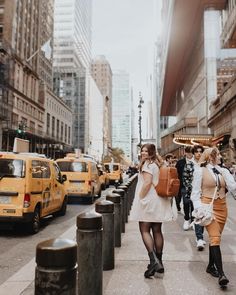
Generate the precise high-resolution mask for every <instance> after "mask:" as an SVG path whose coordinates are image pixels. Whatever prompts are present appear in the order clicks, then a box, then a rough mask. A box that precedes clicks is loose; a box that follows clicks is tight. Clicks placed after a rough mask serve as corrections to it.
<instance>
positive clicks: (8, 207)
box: [0, 152, 67, 234]
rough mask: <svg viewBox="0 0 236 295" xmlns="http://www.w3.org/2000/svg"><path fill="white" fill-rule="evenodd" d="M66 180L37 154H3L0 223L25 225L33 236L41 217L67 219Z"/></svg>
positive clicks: (53, 166) (0, 180) (0, 171)
mask: <svg viewBox="0 0 236 295" xmlns="http://www.w3.org/2000/svg"><path fill="white" fill-rule="evenodd" d="M65 180H66V176H65V175H63V176H62V175H61V171H60V169H59V167H58V165H57V164H56V163H55V162H54V161H53V160H49V159H46V158H45V157H42V156H39V155H37V154H35V153H34V154H30V153H25V154H24V153H22V154H21V153H4V152H0V223H25V224H26V227H27V229H28V231H29V232H30V233H32V234H34V233H37V232H38V231H39V228H40V219H41V218H42V217H45V216H47V215H50V214H55V213H57V214H59V215H65V213H66V206H67V194H66V192H65V189H64V185H63V183H64V181H65Z"/></svg>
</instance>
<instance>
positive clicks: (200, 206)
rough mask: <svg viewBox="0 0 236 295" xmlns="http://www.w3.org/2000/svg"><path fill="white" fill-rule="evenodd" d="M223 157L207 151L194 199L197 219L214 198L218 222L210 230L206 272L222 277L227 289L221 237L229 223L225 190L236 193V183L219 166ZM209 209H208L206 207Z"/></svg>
mask: <svg viewBox="0 0 236 295" xmlns="http://www.w3.org/2000/svg"><path fill="white" fill-rule="evenodd" d="M220 159H221V155H220V152H219V150H218V149H217V148H216V147H214V148H208V149H206V150H205V151H204V152H203V154H202V156H201V158H200V160H199V162H200V163H202V164H201V167H199V168H198V169H195V170H194V174H193V184H192V193H191V199H192V201H193V205H194V211H195V217H196V218H198V217H199V218H201V216H202V215H203V213H204V212H205V207H206V204H209V203H210V202H211V200H212V198H214V202H213V214H214V219H213V220H212V221H211V223H210V224H209V225H207V226H205V227H206V230H207V232H208V235H209V241H210V245H209V263H208V266H207V268H206V272H207V273H209V274H211V275H212V276H213V277H218V284H219V285H220V286H221V287H226V286H227V284H228V283H229V280H228V278H227V277H226V275H225V274H224V271H223V263H222V255H221V249H220V243H221V235H222V232H223V229H224V225H225V222H226V220H227V203H226V193H225V191H226V190H225V189H226V188H227V190H228V191H236V182H235V181H234V179H233V176H232V175H231V174H230V172H229V171H228V169H225V168H222V167H220V166H219V164H220ZM204 206H205V207H204Z"/></svg>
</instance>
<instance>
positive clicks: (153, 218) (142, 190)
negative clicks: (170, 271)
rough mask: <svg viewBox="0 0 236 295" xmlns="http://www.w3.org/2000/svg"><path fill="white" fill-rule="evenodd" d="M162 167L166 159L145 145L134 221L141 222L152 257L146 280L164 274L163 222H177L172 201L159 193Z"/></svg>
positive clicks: (134, 209) (142, 150) (132, 213)
mask: <svg viewBox="0 0 236 295" xmlns="http://www.w3.org/2000/svg"><path fill="white" fill-rule="evenodd" d="M162 164H163V160H162V158H161V157H160V156H159V155H158V156H157V153H156V147H155V145H154V144H144V145H143V146H142V148H141V161H140V169H139V175H138V183H137V187H136V191H135V197H134V202H133V206H132V210H131V212H130V220H135V221H138V222H139V229H140V233H141V236H142V239H143V242H144V245H145V247H146V249H147V251H148V255H149V258H150V264H149V265H148V268H147V270H146V271H145V273H144V276H145V277H146V278H150V277H151V276H153V275H154V274H155V273H156V272H159V273H163V272H164V267H163V264H162V251H163V246H164V238H163V234H162V229H161V227H162V222H165V221H172V220H174V213H173V211H172V202H171V201H172V200H171V198H161V197H159V196H158V195H157V193H156V190H155V186H156V185H157V183H158V180H159V167H160V166H161V165H162ZM151 232H152V233H151Z"/></svg>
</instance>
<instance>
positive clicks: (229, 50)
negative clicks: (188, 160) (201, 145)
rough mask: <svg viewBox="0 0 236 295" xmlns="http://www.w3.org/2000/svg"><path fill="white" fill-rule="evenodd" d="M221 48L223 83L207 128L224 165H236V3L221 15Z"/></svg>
mask: <svg viewBox="0 0 236 295" xmlns="http://www.w3.org/2000/svg"><path fill="white" fill-rule="evenodd" d="M221 47H222V48H223V50H222V52H223V54H222V55H223V58H222V59H221V61H220V67H218V75H219V76H220V78H221V81H220V82H221V83H218V88H219V93H218V96H217V97H215V100H214V101H213V102H212V104H211V105H210V117H209V120H208V125H209V127H210V128H211V130H212V132H213V134H214V144H217V145H218V147H219V148H220V150H221V153H222V155H223V157H224V160H225V162H226V163H227V162H228V163H234V164H235V163H236V121H235V117H236V69H235V63H236V49H235V48H236V2H235V1H232V0H230V1H227V5H226V7H225V10H223V12H222V31H221Z"/></svg>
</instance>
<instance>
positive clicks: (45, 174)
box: [41, 162, 51, 178]
mask: <svg viewBox="0 0 236 295" xmlns="http://www.w3.org/2000/svg"><path fill="white" fill-rule="evenodd" d="M41 169H42V178H50V176H51V171H50V166H49V163H48V162H42V163H41Z"/></svg>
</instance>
